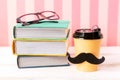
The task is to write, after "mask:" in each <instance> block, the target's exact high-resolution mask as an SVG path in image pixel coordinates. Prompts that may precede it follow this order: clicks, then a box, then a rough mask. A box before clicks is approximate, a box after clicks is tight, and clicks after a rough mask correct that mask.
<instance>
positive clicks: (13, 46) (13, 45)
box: [12, 40, 16, 54]
mask: <svg viewBox="0 0 120 80" xmlns="http://www.w3.org/2000/svg"><path fill="white" fill-rule="evenodd" d="M12 53H13V54H15V53H16V51H15V40H13V41H12Z"/></svg>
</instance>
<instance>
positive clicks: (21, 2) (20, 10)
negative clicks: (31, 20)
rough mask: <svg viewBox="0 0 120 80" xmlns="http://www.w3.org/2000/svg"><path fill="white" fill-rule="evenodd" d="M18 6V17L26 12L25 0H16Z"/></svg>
mask: <svg viewBox="0 0 120 80" xmlns="http://www.w3.org/2000/svg"><path fill="white" fill-rule="evenodd" d="M16 2H17V3H16V7H17V10H16V11H17V17H19V16H21V15H23V14H25V0H17V1H16Z"/></svg>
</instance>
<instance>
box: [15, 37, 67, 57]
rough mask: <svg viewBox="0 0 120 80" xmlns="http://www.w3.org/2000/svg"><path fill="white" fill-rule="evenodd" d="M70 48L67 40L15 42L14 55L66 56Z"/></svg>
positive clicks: (16, 40) (18, 40)
mask: <svg viewBox="0 0 120 80" xmlns="http://www.w3.org/2000/svg"><path fill="white" fill-rule="evenodd" d="M67 48H68V43H67V41H66V39H39V40H29V39H28V40H23V39H14V40H13V54H16V55H54V56H65V55H66V52H67Z"/></svg>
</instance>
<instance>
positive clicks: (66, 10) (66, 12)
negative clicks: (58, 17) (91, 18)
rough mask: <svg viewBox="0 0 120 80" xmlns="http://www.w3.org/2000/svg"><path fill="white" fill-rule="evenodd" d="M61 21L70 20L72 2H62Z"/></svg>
mask: <svg viewBox="0 0 120 80" xmlns="http://www.w3.org/2000/svg"><path fill="white" fill-rule="evenodd" d="M63 19H65V20H71V19H72V0H63Z"/></svg>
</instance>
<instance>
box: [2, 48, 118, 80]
mask: <svg viewBox="0 0 120 80" xmlns="http://www.w3.org/2000/svg"><path fill="white" fill-rule="evenodd" d="M100 53H101V56H105V58H106V60H105V62H104V63H103V64H100V65H99V69H98V71H95V72H80V71H78V70H77V69H76V66H75V65H71V66H66V67H47V68H46V67H45V68H27V69H19V68H18V67H17V64H16V63H17V60H16V58H17V57H16V56H15V55H13V54H12V49H11V48H10V47H0V80H78V79H79V80H80V79H81V80H120V47H117V46H116V47H115V46H114V47H101V49H100Z"/></svg>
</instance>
